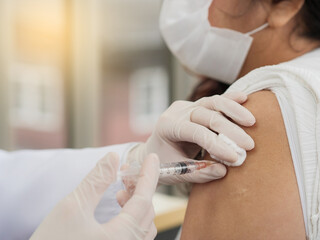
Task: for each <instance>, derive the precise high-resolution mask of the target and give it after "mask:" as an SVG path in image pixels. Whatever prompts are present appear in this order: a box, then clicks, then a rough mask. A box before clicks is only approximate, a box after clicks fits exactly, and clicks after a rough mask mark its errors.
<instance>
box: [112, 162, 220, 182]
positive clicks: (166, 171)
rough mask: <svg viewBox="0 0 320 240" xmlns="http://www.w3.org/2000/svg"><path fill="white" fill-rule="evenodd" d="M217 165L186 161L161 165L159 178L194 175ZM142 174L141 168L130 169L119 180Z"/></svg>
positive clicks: (121, 174)
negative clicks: (198, 171)
mask: <svg viewBox="0 0 320 240" xmlns="http://www.w3.org/2000/svg"><path fill="white" fill-rule="evenodd" d="M213 164H215V162H212V161H184V162H171V163H162V164H160V176H159V178H165V177H168V176H172V175H183V174H188V173H193V172H195V171H197V170H200V169H203V168H206V167H208V166H211V165H213ZM139 173H140V167H139V166H137V167H129V168H128V169H125V170H122V171H119V172H118V175H117V176H118V180H121V179H123V178H125V177H131V176H132V177H133V176H138V175H139Z"/></svg>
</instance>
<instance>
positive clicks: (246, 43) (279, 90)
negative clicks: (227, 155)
mask: <svg viewBox="0 0 320 240" xmlns="http://www.w3.org/2000/svg"><path fill="white" fill-rule="evenodd" d="M164 8H166V12H169V13H168V14H166V15H165V14H163V15H162V20H161V27H162V33H163V35H164V38H165V40H166V42H167V44H168V46H169V48H170V49H171V51H172V52H173V53H174V54H175V55H176V56H177V57H178V58H179V60H180V61H181V62H182V64H184V65H185V66H186V67H187V68H189V69H190V70H191V71H193V72H195V73H197V74H199V75H202V76H207V77H210V78H211V79H217V80H219V81H220V82H221V81H222V82H225V83H228V84H231V83H232V82H234V80H235V79H238V78H240V77H242V78H240V79H239V80H237V81H236V82H235V83H234V84H233V85H232V86H231V88H229V90H228V91H235V90H241V91H245V92H247V93H252V94H251V95H250V97H249V100H248V101H247V103H246V104H245V106H246V107H247V108H248V109H249V110H251V111H252V113H253V114H254V115H255V117H256V120H257V123H256V126H255V127H253V128H250V129H246V131H247V132H248V133H249V134H251V136H252V137H253V138H254V140H255V143H256V147H255V149H254V150H253V151H251V152H250V153H249V154H248V156H247V159H246V162H245V163H244V164H243V165H242V166H241V167H239V168H232V167H230V168H229V169H228V173H227V175H226V177H225V178H224V179H222V180H219V181H215V182H211V183H207V184H203V185H194V186H193V189H192V192H191V196H190V199H189V205H188V210H187V214H186V218H185V222H184V225H183V230H182V239H192V240H194V239H205V240H207V239H246V240H248V239H290V240H291V239H306V238H308V239H320V190H319V189H320V183H319V182H320V178H319V175H320V162H319V157H318V155H317V153H318V152H319V150H320V144H319V143H320V135H319V134H320V130H319V127H320V112H319V111H320V107H319V103H318V102H319V100H320V49H319V48H318V47H319V46H320V0H180V1H173V0H167V1H165V3H164ZM170 9H171V11H169V10H170ZM253 29H255V30H254V31H252V30H253ZM175 30H176V31H177V32H179V34H175V35H174V32H175ZM230 30H234V31H230ZM178 35H179V36H178ZM260 67H263V68H260ZM225 86H227V85H221V83H217V82H216V81H215V80H209V79H207V80H206V81H203V82H202V84H200V85H199V87H198V88H197V89H196V91H195V93H194V94H193V98H200V97H203V96H208V95H212V94H214V93H217V92H215V89H218V90H223V89H225ZM194 100H195V99H194ZM211 124H212V125H214V124H215V123H214V122H212V123H211ZM209 127H210V126H209ZM212 157H214V156H212Z"/></svg>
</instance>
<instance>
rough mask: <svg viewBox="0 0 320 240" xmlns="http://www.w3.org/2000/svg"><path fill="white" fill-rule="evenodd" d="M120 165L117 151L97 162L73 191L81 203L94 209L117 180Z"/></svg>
mask: <svg viewBox="0 0 320 240" xmlns="http://www.w3.org/2000/svg"><path fill="white" fill-rule="evenodd" d="M118 167H119V156H118V155H117V154H116V153H108V154H107V155H106V156H104V157H103V158H102V159H101V160H99V161H98V162H97V164H96V166H95V167H94V168H93V169H92V170H91V172H90V173H89V174H88V175H87V176H86V177H85V178H84V179H83V180H82V182H81V183H80V185H79V186H78V187H77V189H76V190H75V191H74V192H73V193H74V195H75V197H76V198H77V199H78V200H79V201H80V202H82V203H81V205H83V206H84V205H86V206H87V207H89V208H92V209H93V210H94V209H95V208H96V206H97V205H98V203H99V202H100V200H101V198H102V196H103V194H104V192H105V191H106V190H107V188H108V187H109V186H110V184H112V183H113V182H115V181H116V178H117V171H118ZM92 209H90V210H92Z"/></svg>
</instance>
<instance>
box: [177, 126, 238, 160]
mask: <svg viewBox="0 0 320 240" xmlns="http://www.w3.org/2000/svg"><path fill="white" fill-rule="evenodd" d="M176 135H178V136H179V141H184V142H191V143H195V144H197V145H198V146H200V147H202V148H204V149H205V150H206V151H207V152H208V153H209V154H210V155H211V156H212V157H213V158H217V160H218V159H219V160H222V161H227V162H230V163H233V162H236V161H237V160H238V154H237V153H236V151H235V150H234V149H233V148H231V147H230V146H229V145H228V144H226V143H225V142H224V141H223V140H222V139H221V138H218V136H217V134H216V133H214V132H212V131H211V130H209V129H208V128H206V127H204V126H202V125H199V124H196V123H193V122H183V123H182V124H181V126H180V128H179V130H178V132H177V133H176Z"/></svg>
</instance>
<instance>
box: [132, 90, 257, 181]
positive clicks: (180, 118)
mask: <svg viewBox="0 0 320 240" xmlns="http://www.w3.org/2000/svg"><path fill="white" fill-rule="evenodd" d="M246 100H247V95H246V94H244V93H240V92H234V93H228V94H224V95H221V96H220V95H215V96H212V97H205V98H202V99H199V100H198V101H196V102H189V101H177V102H174V103H173V104H172V105H171V106H170V107H169V108H168V109H167V110H166V111H165V112H164V113H163V114H162V115H161V117H160V119H159V121H158V123H157V125H156V127H155V129H154V131H153V133H152V135H151V137H150V138H149V139H148V140H147V142H146V143H141V144H140V145H138V146H137V147H135V148H134V149H132V150H131V151H130V153H129V154H128V163H129V164H131V163H132V162H135V161H141V159H143V158H144V157H145V156H146V155H147V154H149V153H151V152H154V153H156V154H158V156H159V158H160V162H161V163H166V162H179V161H193V159H194V158H195V157H196V155H197V154H198V153H199V151H200V150H201V148H203V149H204V150H206V151H207V152H208V153H209V154H210V155H211V156H212V158H214V159H219V160H221V161H224V162H229V163H234V162H236V161H237V160H238V155H237V153H236V151H235V149H233V148H231V147H230V146H229V145H228V144H226V143H225V142H224V141H223V140H222V138H220V137H219V135H218V134H223V135H224V136H227V137H228V138H229V139H231V140H233V142H235V143H236V144H237V145H238V146H239V147H241V148H243V149H245V150H251V149H253V148H254V141H253V140H252V138H251V137H250V136H249V135H248V134H247V133H246V132H245V131H244V130H243V129H242V128H240V127H239V126H238V125H237V124H239V125H242V126H246V127H249V126H252V125H253V124H254V123H255V118H254V116H253V115H252V114H251V113H250V112H249V111H248V110H247V109H246V108H244V107H243V106H241V104H242V103H244V102H246ZM204 160H206V159H204ZM225 174H226V167H225V166H224V165H223V164H220V163H217V164H213V165H212V166H210V167H208V168H205V169H201V170H200V171H196V172H194V173H191V174H186V175H182V176H172V177H170V178H166V179H164V180H161V179H160V181H159V182H160V183H164V184H175V183H179V182H191V183H204V182H208V181H212V180H215V179H219V178H222V177H224V176H225Z"/></svg>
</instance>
